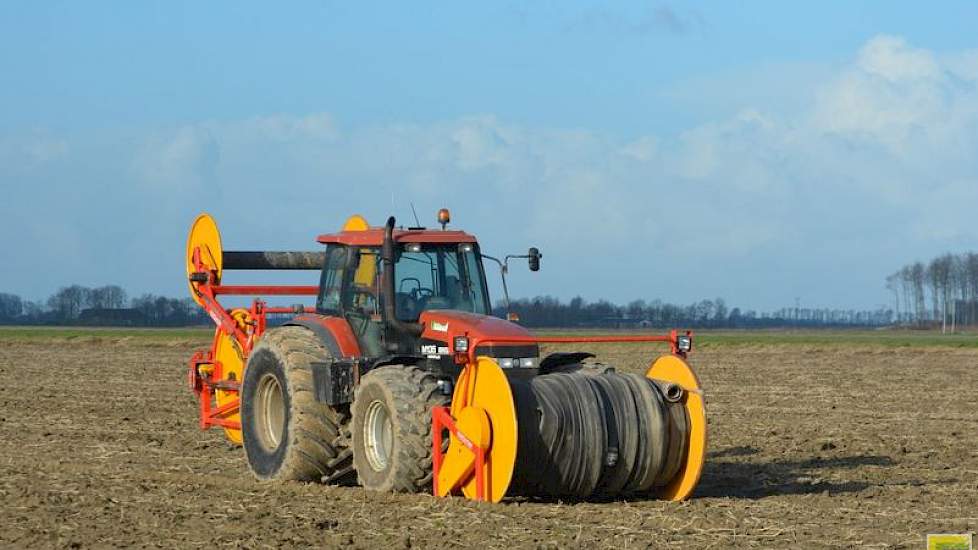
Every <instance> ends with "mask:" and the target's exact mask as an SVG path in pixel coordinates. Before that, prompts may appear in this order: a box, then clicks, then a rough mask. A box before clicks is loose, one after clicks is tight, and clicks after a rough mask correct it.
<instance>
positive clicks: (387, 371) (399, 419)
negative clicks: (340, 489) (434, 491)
mask: <svg viewBox="0 0 978 550" xmlns="http://www.w3.org/2000/svg"><path fill="white" fill-rule="evenodd" d="M448 401H449V399H448V397H447V396H446V395H444V394H442V392H441V390H440V388H439V387H438V380H437V379H436V378H435V377H434V376H433V375H432V374H430V373H428V372H426V371H423V370H421V369H419V368H417V367H411V366H405V365H388V366H384V367H379V368H377V369H374V370H372V371H370V372H368V373H367V374H366V375H364V377H363V378H362V379H361V380H360V386H359V387H358V388H357V393H356V397H355V398H354V400H353V406H352V408H351V415H352V418H351V420H350V431H351V435H352V439H353V464H354V466H356V470H357V477H359V479H360V483H361V484H362V485H363V486H364V488H366V489H370V490H374V491H397V492H404V493H417V492H421V491H426V490H429V489H430V488H431V476H432V472H431V468H432V463H431V459H432V457H431V408H432V407H434V406H439V405H445V404H447V403H448Z"/></svg>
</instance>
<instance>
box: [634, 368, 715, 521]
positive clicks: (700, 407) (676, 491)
mask: <svg viewBox="0 0 978 550" xmlns="http://www.w3.org/2000/svg"><path fill="white" fill-rule="evenodd" d="M645 376H646V377H647V378H651V379H654V380H663V381H666V382H672V383H674V384H678V385H679V386H682V388H683V389H684V390H686V391H685V393H684V395H683V405H685V407H686V414H687V416H688V417H689V444H688V445H687V450H686V459H685V460H684V461H683V465H682V466H681V467H680V468H679V472H678V473H677V474H676V477H675V478H673V479H672V481H670V482H669V483H668V484H667V485H666V486H665V487H662V488H660V489H658V491H657V495H658V496H659V498H663V499H665V500H673V501H679V500H685V499H687V498H689V495H690V494H692V492H693V489H695V488H696V484H697V483H699V481H700V475H701V474H702V473H703V464H704V463H705V461H706V402H705V400H704V399H703V389H702V387H701V386H700V381H699V379H698V378H697V377H696V374H695V373H694V372H693V369H691V368H690V366H689V365H688V364H687V363H686V362H685V361H683V360H682V359H681V358H679V357H677V356H675V355H663V356H661V357H659V358H658V359H656V360H655V361H653V362H652V366H651V367H649V370H648V371H646V373H645Z"/></svg>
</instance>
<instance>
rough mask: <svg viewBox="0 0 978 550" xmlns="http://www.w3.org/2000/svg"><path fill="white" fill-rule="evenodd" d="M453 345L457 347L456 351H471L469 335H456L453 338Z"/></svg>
mask: <svg viewBox="0 0 978 550" xmlns="http://www.w3.org/2000/svg"><path fill="white" fill-rule="evenodd" d="M452 347H454V348H455V353H468V352H469V339H468V337H467V336H456V337H455V339H454V340H452Z"/></svg>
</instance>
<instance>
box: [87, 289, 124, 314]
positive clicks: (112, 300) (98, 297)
mask: <svg viewBox="0 0 978 550" xmlns="http://www.w3.org/2000/svg"><path fill="white" fill-rule="evenodd" d="M127 301H128V299H127V297H126V291H125V290H123V289H122V287H120V286H118V285H106V286H100V287H98V288H93V289H92V291H91V293H90V294H89V297H88V305H89V307H94V308H106V309H119V308H122V307H125V305H126V302H127Z"/></svg>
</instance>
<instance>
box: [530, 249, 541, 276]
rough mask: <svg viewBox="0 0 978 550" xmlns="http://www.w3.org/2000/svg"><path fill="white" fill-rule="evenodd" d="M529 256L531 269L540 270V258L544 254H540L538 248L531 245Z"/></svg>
mask: <svg viewBox="0 0 978 550" xmlns="http://www.w3.org/2000/svg"><path fill="white" fill-rule="evenodd" d="M527 257H528V258H529V260H528V261H529V263H530V271H540V258H542V257H543V254H540V251H539V250H537V249H536V248H533V247H530V252H529V253H528V254H527Z"/></svg>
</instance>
